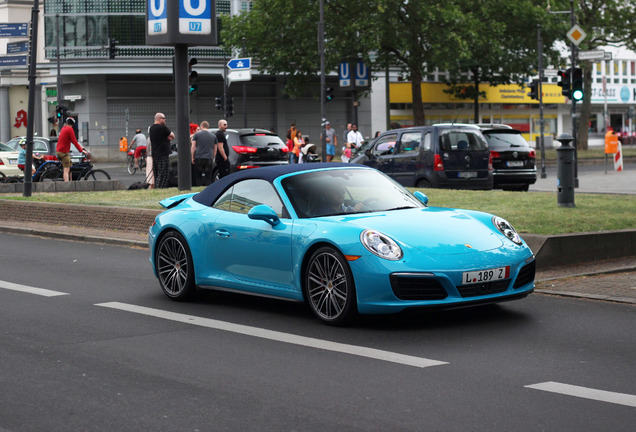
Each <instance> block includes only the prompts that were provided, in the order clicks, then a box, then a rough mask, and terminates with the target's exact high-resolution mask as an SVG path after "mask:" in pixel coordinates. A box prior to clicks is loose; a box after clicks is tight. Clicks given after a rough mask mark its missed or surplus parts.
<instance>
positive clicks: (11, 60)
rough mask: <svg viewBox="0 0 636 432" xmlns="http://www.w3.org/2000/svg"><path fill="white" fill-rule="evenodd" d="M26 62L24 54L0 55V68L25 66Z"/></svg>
mask: <svg viewBox="0 0 636 432" xmlns="http://www.w3.org/2000/svg"><path fill="white" fill-rule="evenodd" d="M26 64H27V56H26V55H20V56H7V57H0V68H3V67H16V66H26Z"/></svg>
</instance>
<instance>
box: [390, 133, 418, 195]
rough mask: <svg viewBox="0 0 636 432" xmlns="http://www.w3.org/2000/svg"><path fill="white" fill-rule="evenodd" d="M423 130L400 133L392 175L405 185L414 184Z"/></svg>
mask: <svg viewBox="0 0 636 432" xmlns="http://www.w3.org/2000/svg"><path fill="white" fill-rule="evenodd" d="M421 145H422V131H409V132H404V133H402V135H400V141H399V143H398V145H397V146H396V148H395V153H394V155H393V174H392V177H393V178H394V179H395V180H397V181H398V183H400V184H402V185H404V186H414V183H415V174H416V172H417V166H418V160H419V156H420V149H421Z"/></svg>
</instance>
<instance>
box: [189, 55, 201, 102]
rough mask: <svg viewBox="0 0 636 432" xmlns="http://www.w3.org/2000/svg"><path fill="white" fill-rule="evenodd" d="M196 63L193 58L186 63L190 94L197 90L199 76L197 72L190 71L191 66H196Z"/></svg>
mask: <svg viewBox="0 0 636 432" xmlns="http://www.w3.org/2000/svg"><path fill="white" fill-rule="evenodd" d="M197 63H198V61H197V59H196V58H195V57H192V58H191V59H190V61H189V62H188V93H189V94H192V93H193V92H195V91H197V90H199V83H198V78H199V74H198V73H197V71H194V70H192V66H194V65H195V64H197Z"/></svg>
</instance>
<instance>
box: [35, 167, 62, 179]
mask: <svg viewBox="0 0 636 432" xmlns="http://www.w3.org/2000/svg"><path fill="white" fill-rule="evenodd" d="M62 180H63V178H62V170H61V169H59V168H58V167H56V166H52V167H49V168H47V169H45V170H44V172H43V173H42V174H40V179H39V181H41V182H51V181H62Z"/></svg>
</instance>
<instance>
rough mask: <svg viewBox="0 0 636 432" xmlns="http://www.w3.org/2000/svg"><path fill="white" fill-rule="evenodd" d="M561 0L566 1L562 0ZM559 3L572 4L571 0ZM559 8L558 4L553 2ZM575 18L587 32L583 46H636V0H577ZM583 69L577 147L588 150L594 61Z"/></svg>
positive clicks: (584, 47)
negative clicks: (628, 0)
mask: <svg viewBox="0 0 636 432" xmlns="http://www.w3.org/2000/svg"><path fill="white" fill-rule="evenodd" d="M561 3H566V2H565V1H562V2H561ZM559 6H560V7H563V8H565V7H567V8H569V3H567V4H561V5H559ZM553 8H554V9H556V7H555V6H553ZM574 15H575V16H576V20H577V23H578V25H579V26H581V28H582V29H583V30H584V31H585V32H586V33H587V37H586V38H585V39H584V40H583V42H581V44H580V45H579V49H580V50H593V49H598V48H601V47H604V46H608V45H616V46H626V47H627V48H630V49H632V50H636V3H634V2H626V1H624V0H577V1H576V2H575V13H574ZM579 66H580V67H581V69H583V88H584V92H583V101H582V104H581V110H580V120H579V123H578V127H577V148H578V149H579V150H587V148H588V145H587V141H588V136H589V123H590V115H591V103H592V63H591V62H588V61H582V62H580V65H579Z"/></svg>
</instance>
